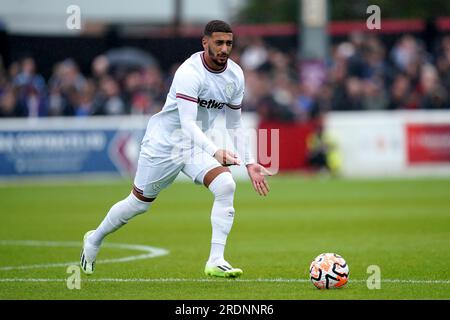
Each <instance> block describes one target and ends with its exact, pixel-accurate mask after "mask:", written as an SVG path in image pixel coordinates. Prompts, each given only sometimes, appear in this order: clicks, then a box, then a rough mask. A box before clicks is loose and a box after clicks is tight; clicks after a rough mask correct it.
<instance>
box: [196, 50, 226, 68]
mask: <svg viewBox="0 0 450 320" xmlns="http://www.w3.org/2000/svg"><path fill="white" fill-rule="evenodd" d="M204 55H205V52H204V51H203V52H202V53H201V54H200V57H201V59H202V63H203V66H204V67H205V69H206V70H208V71H209V72H211V73H222V72H224V71H225V69H226V68H227V66H228V61H227V63H226V64H225V66H224V67H223V68H222V69H220V70H214V69H211V68H210V67H208V65H207V64H206V61H205V57H204Z"/></svg>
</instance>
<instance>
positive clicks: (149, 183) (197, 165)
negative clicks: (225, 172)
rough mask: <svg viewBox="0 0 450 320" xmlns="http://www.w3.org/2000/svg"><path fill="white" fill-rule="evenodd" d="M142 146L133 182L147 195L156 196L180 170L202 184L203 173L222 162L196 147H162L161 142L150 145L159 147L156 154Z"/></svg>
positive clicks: (155, 147)
mask: <svg viewBox="0 0 450 320" xmlns="http://www.w3.org/2000/svg"><path fill="white" fill-rule="evenodd" d="M148 149H149V148H141V152H140V155H139V160H138V165H137V170H136V175H135V178H134V186H135V187H136V188H138V189H139V191H142V195H143V196H144V197H146V198H156V196H157V195H158V194H159V192H160V191H161V190H163V189H165V188H167V187H168V186H170V185H171V184H172V182H173V181H174V180H175V178H176V177H177V176H178V174H179V173H180V171H182V172H183V173H184V174H185V175H187V176H188V177H189V178H191V179H192V180H193V182H194V183H196V184H202V183H203V178H204V177H205V175H206V173H207V172H208V171H209V170H211V169H213V168H216V167H220V166H221V164H220V163H219V162H218V161H217V160H216V159H215V158H214V157H212V156H211V155H209V154H207V153H206V152H205V151H203V150H202V149H200V148H198V147H193V148H191V149H187V150H183V151H182V152H180V151H173V150H172V151H171V150H168V149H166V150H164V149H165V148H162V147H161V145H160V146H159V147H158V146H155V145H153V148H150V149H151V150H159V151H158V153H157V154H155V153H154V152H151V151H150V152H149V150H148Z"/></svg>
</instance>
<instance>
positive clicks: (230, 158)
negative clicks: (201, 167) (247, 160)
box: [214, 149, 241, 166]
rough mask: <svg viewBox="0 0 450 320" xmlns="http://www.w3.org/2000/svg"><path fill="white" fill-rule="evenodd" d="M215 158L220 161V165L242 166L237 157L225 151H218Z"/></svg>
mask: <svg viewBox="0 0 450 320" xmlns="http://www.w3.org/2000/svg"><path fill="white" fill-rule="evenodd" d="M214 158H216V160H217V161H219V163H220V164H221V165H223V166H234V165H238V166H239V165H240V164H241V162H240V161H239V159H238V157H237V155H235V154H234V153H233V152H230V151H228V150H224V149H219V150H217V151H216V153H215V154H214Z"/></svg>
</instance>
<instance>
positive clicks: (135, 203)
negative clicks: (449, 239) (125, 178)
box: [127, 193, 150, 214]
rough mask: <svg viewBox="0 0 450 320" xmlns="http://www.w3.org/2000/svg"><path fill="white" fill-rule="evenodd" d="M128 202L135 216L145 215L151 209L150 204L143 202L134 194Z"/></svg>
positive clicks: (129, 197)
mask: <svg viewBox="0 0 450 320" xmlns="http://www.w3.org/2000/svg"><path fill="white" fill-rule="evenodd" d="M127 202H128V205H129V206H130V207H131V208H132V211H133V212H134V213H135V214H141V213H144V212H146V211H147V210H148V208H150V202H145V201H141V200H139V199H138V198H136V196H135V195H134V194H132V193H131V194H130V195H129V196H128V198H127Z"/></svg>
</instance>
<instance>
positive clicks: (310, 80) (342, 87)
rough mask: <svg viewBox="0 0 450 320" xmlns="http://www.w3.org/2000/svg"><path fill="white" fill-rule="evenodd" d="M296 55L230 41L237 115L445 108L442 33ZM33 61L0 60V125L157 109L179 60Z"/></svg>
mask: <svg viewBox="0 0 450 320" xmlns="http://www.w3.org/2000/svg"><path fill="white" fill-rule="evenodd" d="M135 51H136V50H135ZM129 53H130V54H133V51H129ZM296 57H297V55H296V51H295V49H292V50H291V51H286V50H280V49H277V48H275V47H272V46H269V45H268V44H267V43H265V42H264V40H263V39H262V38H259V37H248V38H246V37H242V38H239V41H238V45H237V46H236V47H235V49H234V50H233V52H232V56H231V58H232V59H233V60H235V61H236V62H238V63H239V64H240V65H241V66H242V68H243V70H244V72H245V75H246V94H245V100H244V109H243V110H246V111H254V112H257V113H258V114H259V115H260V116H261V118H262V119H270V120H280V121H304V120H308V119H311V118H314V117H316V116H317V115H320V114H323V113H324V112H327V111H330V110H395V109H450V36H448V35H447V36H444V37H442V38H441V39H439V41H438V42H437V44H436V45H435V48H432V49H427V48H426V46H425V44H424V43H423V41H422V40H421V39H420V38H417V37H414V36H412V35H407V34H405V35H403V36H401V37H399V38H398V40H397V41H396V42H395V44H394V45H393V46H392V47H391V48H388V47H387V46H386V45H385V44H384V43H383V42H382V41H381V40H380V38H379V37H378V36H377V35H374V34H362V33H353V34H351V35H349V37H348V39H347V40H345V41H342V42H339V43H336V44H334V45H332V46H331V48H330V57H329V59H328V60H327V61H325V62H324V63H318V64H317V61H312V62H311V61H298V59H297V58H296ZM0 58H1V57H0ZM36 58H37V57H32V56H27V57H23V58H22V59H20V60H18V61H15V62H13V63H12V64H10V65H9V66H8V67H7V68H6V67H5V66H4V65H3V63H1V60H0V117H43V116H89V115H122V114H153V113H156V112H158V111H159V110H160V109H161V108H162V106H163V105H164V102H165V99H166V94H167V92H168V89H169V86H170V84H171V80H172V77H173V74H174V72H175V70H176V69H177V67H178V66H179V63H181V62H182V61H178V62H175V63H174V64H173V65H172V67H171V68H170V69H169V70H162V69H161V68H160V67H159V66H158V63H157V61H153V60H151V59H147V61H144V62H142V63H140V64H133V63H129V64H127V63H122V64H115V63H113V62H114V61H112V59H111V56H108V55H106V54H102V55H99V56H97V57H95V58H94V59H93V60H92V65H91V71H90V73H89V74H83V73H82V72H81V71H80V68H79V66H78V64H77V62H76V61H74V60H73V59H71V58H67V59H65V60H63V61H60V62H57V63H56V64H55V65H54V67H53V72H52V74H51V76H50V77H49V78H48V79H45V78H44V77H43V76H42V75H40V74H39V64H38V62H39V60H37V59H36ZM129 58H130V59H129V61H133V57H129ZM302 70H303V72H302Z"/></svg>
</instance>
